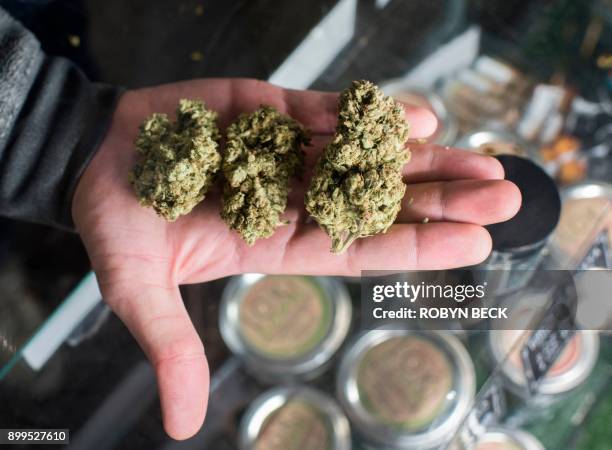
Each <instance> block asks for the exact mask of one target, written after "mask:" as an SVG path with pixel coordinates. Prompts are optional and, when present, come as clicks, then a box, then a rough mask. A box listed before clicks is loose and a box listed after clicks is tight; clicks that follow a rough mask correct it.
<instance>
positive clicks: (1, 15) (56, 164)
mask: <svg viewBox="0 0 612 450" xmlns="http://www.w3.org/2000/svg"><path fill="white" fill-rule="evenodd" d="M119 95H120V90H119V89H117V88H115V87H111V86H108V85H103V84H96V83H91V82H90V81H89V80H88V79H87V78H86V77H85V76H84V75H83V73H82V72H81V71H80V70H79V69H78V68H77V67H76V66H75V65H74V64H72V63H71V62H70V61H68V60H66V59H64V58H53V57H48V56H46V55H45V54H44V53H43V52H42V50H41V48H40V45H39V43H38V41H37V40H36V38H35V37H34V36H33V35H32V33H30V32H29V31H28V30H26V29H25V28H24V27H23V26H22V25H21V24H20V23H19V22H17V21H16V20H14V19H13V18H12V17H11V16H10V15H9V14H8V13H6V11H4V10H3V9H2V8H0V216H5V217H9V218H14V219H21V220H27V221H32V222H38V223H44V224H48V225H53V226H57V227H60V228H64V229H73V228H74V225H73V222H72V214H71V204H72V196H73V194H74V190H75V188H76V185H77V183H78V180H79V177H80V176H81V174H82V172H83V170H84V169H85V167H86V166H87V164H88V162H89V161H90V159H91V158H92V156H93V154H94V153H95V151H96V150H97V148H98V146H99V145H100V143H101V141H102V139H103V137H104V134H105V133H106V131H107V129H108V126H109V125H110V120H111V117H112V113H113V111H114V108H115V104H116V101H117V99H118V97H119Z"/></svg>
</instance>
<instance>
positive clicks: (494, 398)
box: [461, 376, 506, 444]
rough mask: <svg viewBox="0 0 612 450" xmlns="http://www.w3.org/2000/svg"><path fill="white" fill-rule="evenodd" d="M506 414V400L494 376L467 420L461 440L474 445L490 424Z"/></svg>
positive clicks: (497, 379)
mask: <svg viewBox="0 0 612 450" xmlns="http://www.w3.org/2000/svg"><path fill="white" fill-rule="evenodd" d="M505 413H506V399H505V397H504V392H503V389H502V387H501V383H500V380H499V377H498V376H494V377H493V378H491V379H490V380H489V383H488V384H487V386H486V387H485V388H484V390H483V391H481V394H480V395H479V396H478V398H477V399H476V402H475V404H474V407H473V408H472V411H471V412H470V415H469V416H468V418H467V421H466V424H465V428H464V431H463V432H462V433H461V439H462V441H463V442H464V443H468V444H475V443H476V442H477V441H478V438H479V437H480V436H481V435H482V434H483V433H484V432H485V431H486V429H487V427H488V426H490V425H491V424H494V423H498V422H499V421H500V420H501V419H502V417H503V416H504V414H505Z"/></svg>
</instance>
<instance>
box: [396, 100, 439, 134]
mask: <svg viewBox="0 0 612 450" xmlns="http://www.w3.org/2000/svg"><path fill="white" fill-rule="evenodd" d="M403 106H404V110H405V111H406V122H408V124H409V125H410V138H411V139H425V138H428V137H429V136H431V135H432V134H434V133H435V132H436V128H438V119H437V117H436V115H435V114H434V113H432V112H431V111H430V110H428V109H427V108H419V107H416V106H411V105H407V104H405V103H404V104H403Z"/></svg>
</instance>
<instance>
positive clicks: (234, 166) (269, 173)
mask: <svg viewBox="0 0 612 450" xmlns="http://www.w3.org/2000/svg"><path fill="white" fill-rule="evenodd" d="M309 141H310V139H309V137H308V133H307V131H306V130H305V129H304V128H303V127H302V125H300V124H299V123H298V122H296V121H295V120H293V119H292V118H291V117H287V116H284V115H282V114H280V113H279V112H278V111H276V110H275V109H274V108H272V107H270V106H261V107H260V108H259V109H258V110H257V111H255V112H253V113H252V114H243V115H241V116H240V117H239V118H238V120H237V121H236V122H234V123H233V124H231V125H230V126H229V127H228V129H227V147H226V153H225V157H224V159H223V174H224V175H225V180H226V181H225V186H224V189H223V208H222V210H221V217H222V218H223V220H225V222H226V223H227V224H228V225H229V227H230V228H231V229H233V230H236V231H238V232H239V233H240V234H241V235H242V237H243V238H244V240H245V241H246V242H247V243H248V244H249V245H252V244H253V243H254V242H255V241H256V240H257V239H259V238H266V237H269V236H271V235H272V233H274V230H275V229H276V227H278V226H279V225H282V224H283V223H284V222H283V221H282V220H281V219H280V216H281V214H282V213H283V211H285V207H286V206H287V196H288V194H289V181H290V178H291V177H292V176H293V175H294V174H296V173H298V172H299V171H300V170H301V168H302V165H303V161H304V153H303V151H302V149H301V146H302V144H308V143H309Z"/></svg>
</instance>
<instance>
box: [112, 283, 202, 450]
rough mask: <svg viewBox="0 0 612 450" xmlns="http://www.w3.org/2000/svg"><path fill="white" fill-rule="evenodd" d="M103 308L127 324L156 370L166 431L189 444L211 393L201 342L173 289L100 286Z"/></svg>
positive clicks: (198, 425)
mask: <svg viewBox="0 0 612 450" xmlns="http://www.w3.org/2000/svg"><path fill="white" fill-rule="evenodd" d="M101 288H102V293H103V295H104V296H105V299H106V301H107V303H108V304H109V305H110V307H111V308H112V309H113V310H114V311H115V313H116V314H117V315H118V316H119V317H120V318H121V320H122V321H123V322H124V323H125V324H126V326H127V327H128V329H129V330H130V332H131V333H132V334H133V335H134V337H135V338H136V339H137V341H138V343H139V344H140V346H141V347H142V349H143V350H144V352H145V353H146V355H147V357H148V358H149V360H150V361H151V364H152V365H153V367H154V369H155V373H156V376H157V384H158V388H159V396H160V402H161V408H162V417H163V422H164V428H165V430H166V432H167V433H168V435H170V436H171V437H172V438H174V439H187V438H189V437H191V436H193V435H194V434H195V433H196V432H197V431H198V430H199V429H200V427H201V426H202V423H203V422H204V416H205V414H206V406H207V401H208V387H209V371H208V363H207V361H206V357H205V355H204V348H203V345H202V342H201V340H200V338H199V336H198V334H197V332H196V331H195V329H194V327H193V324H192V323H191V320H190V319H189V315H188V314H187V311H186V310H185V307H184V305H183V302H182V300H181V296H180V293H179V290H178V288H177V287H170V288H168V287H165V286H156V285H155V281H154V280H150V282H149V281H148V282H147V283H139V282H134V281H133V280H131V282H130V286H129V287H128V286H126V285H125V283H124V282H119V283H118V284H113V283H112V282H111V283H108V284H107V283H101Z"/></svg>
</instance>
